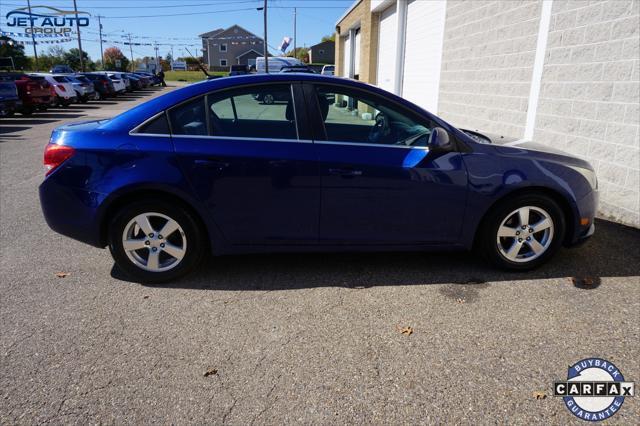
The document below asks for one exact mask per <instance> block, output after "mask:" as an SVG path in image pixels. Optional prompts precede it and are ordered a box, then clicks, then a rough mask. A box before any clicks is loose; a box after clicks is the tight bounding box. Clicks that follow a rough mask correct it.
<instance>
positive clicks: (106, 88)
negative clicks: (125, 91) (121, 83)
mask: <svg viewBox="0 0 640 426" xmlns="http://www.w3.org/2000/svg"><path fill="white" fill-rule="evenodd" d="M79 75H82V76H84V77H86V78H87V79H89V80H90V81H91V82H93V87H94V89H95V90H96V92H97V93H98V99H107V98H110V97H112V96H115V95H116V89H115V87H114V86H113V81H112V80H111V79H110V78H109V77H107V76H106V74H94V73H90V72H88V73H80V74H79Z"/></svg>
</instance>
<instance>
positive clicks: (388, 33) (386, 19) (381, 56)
mask: <svg viewBox="0 0 640 426" xmlns="http://www.w3.org/2000/svg"><path fill="white" fill-rule="evenodd" d="M397 28H398V23H397V14H396V5H395V4H394V5H393V6H391V7H390V8H388V9H387V10H385V11H384V12H382V13H381V14H380V39H379V40H378V70H377V75H378V87H381V88H382V89H385V90H388V91H390V92H393V88H394V85H395V78H396V65H395V62H396V39H397V37H398V31H397Z"/></svg>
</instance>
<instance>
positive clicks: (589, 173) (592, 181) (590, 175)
mask: <svg viewBox="0 0 640 426" xmlns="http://www.w3.org/2000/svg"><path fill="white" fill-rule="evenodd" d="M572 169H573V170H575V171H576V172H578V173H580V174H581V175H582V176H583V177H584V178H585V179H586V180H587V182H589V185H591V188H593V189H598V177H597V176H596V172H594V171H593V170H591V169H585V168H584V167H572Z"/></svg>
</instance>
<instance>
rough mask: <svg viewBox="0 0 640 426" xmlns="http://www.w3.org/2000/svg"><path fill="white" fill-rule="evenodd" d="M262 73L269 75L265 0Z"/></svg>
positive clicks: (265, 4) (265, 5) (265, 0)
mask: <svg viewBox="0 0 640 426" xmlns="http://www.w3.org/2000/svg"><path fill="white" fill-rule="evenodd" d="M264 72H266V73H267V74H269V49H268V48H267V0H264Z"/></svg>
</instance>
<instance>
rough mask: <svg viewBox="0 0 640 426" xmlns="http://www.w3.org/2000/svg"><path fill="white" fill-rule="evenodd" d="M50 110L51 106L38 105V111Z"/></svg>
mask: <svg viewBox="0 0 640 426" xmlns="http://www.w3.org/2000/svg"><path fill="white" fill-rule="evenodd" d="M48 109H49V105H38V111H46V110H48Z"/></svg>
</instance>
